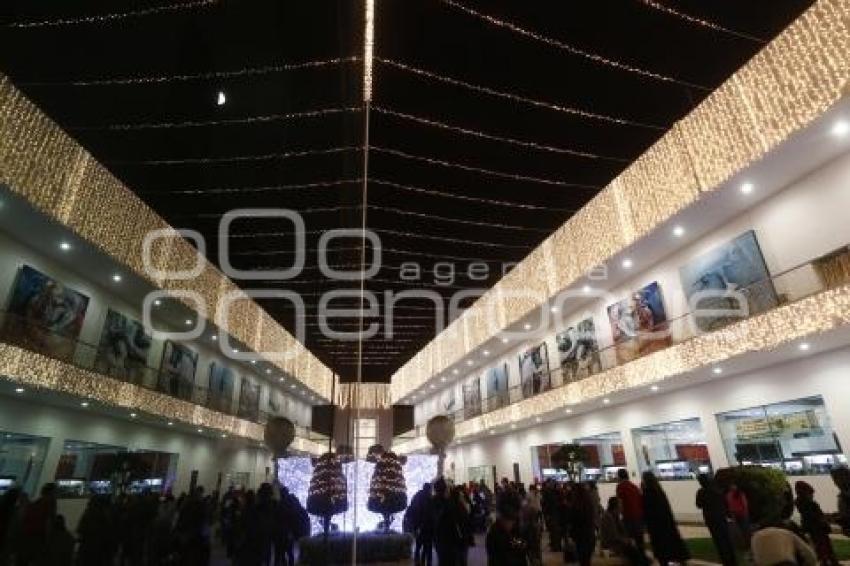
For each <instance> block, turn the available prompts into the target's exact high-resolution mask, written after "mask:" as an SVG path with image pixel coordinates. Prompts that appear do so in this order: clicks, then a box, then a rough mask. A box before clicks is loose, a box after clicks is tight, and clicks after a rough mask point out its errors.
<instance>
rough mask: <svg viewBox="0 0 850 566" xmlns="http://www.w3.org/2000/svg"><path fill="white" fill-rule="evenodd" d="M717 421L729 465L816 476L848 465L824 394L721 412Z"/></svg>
mask: <svg viewBox="0 0 850 566" xmlns="http://www.w3.org/2000/svg"><path fill="white" fill-rule="evenodd" d="M717 421H718V425H719V426H720V433H721V436H722V437H723V446H724V448H725V449H726V455H727V456H728V458H729V462H730V463H732V462H734V463H737V464H742V465H747V464H758V465H762V466H770V467H773V468H777V469H781V470H784V471H785V472H786V473H788V474H796V475H810V474H811V475H814V474H826V473H829V471H830V470H831V469H832V468H834V467H836V466H839V465H843V464H846V462H847V460H846V458H845V457H844V454H842V450H841V445H840V444H839V442H838V437H837V436H836V435H835V432H834V431H833V429H832V425H831V424H830V420H829V415H827V413H826V406H825V405H824V402H823V398H822V397H820V396H817V397H807V398H805V399H797V400H795V401H788V402H785V403H776V404H773V405H763V406H760V407H752V408H749V409H743V410H740V411H731V412H728V413H721V414H719V415H717Z"/></svg>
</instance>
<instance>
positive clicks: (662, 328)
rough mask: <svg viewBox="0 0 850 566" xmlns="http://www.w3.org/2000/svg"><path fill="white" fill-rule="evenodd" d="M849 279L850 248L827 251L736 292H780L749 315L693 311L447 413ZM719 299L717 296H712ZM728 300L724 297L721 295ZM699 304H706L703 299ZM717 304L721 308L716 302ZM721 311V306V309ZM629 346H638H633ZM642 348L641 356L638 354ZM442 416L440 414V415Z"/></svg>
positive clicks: (655, 347) (517, 395)
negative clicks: (576, 362) (582, 362)
mask: <svg viewBox="0 0 850 566" xmlns="http://www.w3.org/2000/svg"><path fill="white" fill-rule="evenodd" d="M847 283H850V247H847V246H845V247H842V248H839V249H838V250H835V251H834V252H831V253H829V254H827V255H824V256H821V257H818V258H816V259H813V260H811V261H808V262H806V263H803V264H801V265H797V266H795V267H793V268H791V269H787V270H785V271H782V272H780V273H777V274H775V275H772V276H771V277H768V278H764V279H762V280H759V281H756V282H754V283H752V284H750V285H748V286H746V287H742V288H739V289H737V290H736V291H737V292H738V293H740V294H742V295H743V296H752V294H753V293H756V292H763V291H764V289H765V288H771V287H772V290H773V291H774V292H775V297H776V302H775V304H774V305H773V306H772V307H770V308H767V309H764V310H760V311H758V312H753V313H751V314H750V316H741V315H740V313H738V315H736V316H725V315H718V314H716V313H712V316H710V317H707V316H706V314H705V310H703V311H701V312H700V313H698V316H695V315H694V314H693V313H691V312H689V313H686V314H684V315H682V316H679V317H677V318H674V319H670V320H668V321H667V322H666V323H664V324H662V325H658V326H656V328H655V329H654V330H653V331H652V332H651V333H650V334H648V335H638V337H636V338H633V339H632V341H628V342H622V343H620V344H616V345H610V346H606V347H604V348H600V349H598V350H596V351H595V353H594V354H593V355H592V356H590V363H587V364H585V365H583V366H582V367H578V365H570V364H565V365H561V366H560V367H558V368H555V369H552V370H549V371H547V372H545V373H543V374H542V375H541V376H540V382H541V384H543V385H544V386H541V387H540V388H539V389H537V390H535V389H534V388H533V385H532V387H530V386H529V384H528V383H527V384H526V385H525V387H523V386H522V385H515V386H512V387H509V388H507V389H506V390H503V391H500V392H498V393H497V394H495V395H490V396H488V397H484V398H482V399H481V406H480V409H479V408H477V407H474V406H473V407H463V408H461V409H458V410H457V411H453V412H449V413H443V414H446V415H447V416H449V417H450V418H452V419H453V420H454V422H455V423H459V422H462V421H464V420H468V419H472V418H475V417H478V416H480V415H482V414H486V413H489V412H492V411H495V410H498V409H501V408H503V407H507V406H509V405H512V404H514V403H518V402H519V401H522V400H524V399H529V398H532V397H535V396H536V395H539V394H541V393H545V392H547V391H550V390H552V389H557V388H559V387H564V386H565V385H568V384H570V383H574V382H577V381H581V380H583V379H587V378H589V377H592V376H594V375H597V374H599V373H602V372H604V371H607V370H609V369H612V368H614V367H617V366H620V365H623V364H625V363H628V362H630V361H633V360H634V359H638V358H640V357H643V356H645V355H649V354H651V353H653V352H657V351H659V350H663V349H666V348H669V347H670V346H673V345H676V344H681V343H683V342H686V341H688V340H691V339H693V338H695V337H697V336H701V335H705V334H709V333H711V332H714V331H717V330H721V329H722V328H723V327H724V326H727V325H729V324H732V323H734V322H738V321H740V320H745V319H747V318H750V317H752V316H755V315H757V314H762V313H764V312H768V311H770V310H772V309H775V308H778V307H781V306H785V305H788V304H790V303H794V302H796V301H800V300H802V299H805V298H806V297H810V296H812V295H815V294H817V293H821V292H823V291H827V290H830V289H834V288H837V287H840V286H842V285H845V284H847ZM713 300H715V301H717V300H718V299H717V298H715V299H713ZM719 300H724V299H719ZM699 306H700V308H702V309H705V305H703V304H702V303H700V305H699ZM712 308H715V309H718V307H717V305H712ZM728 308H729V309H730V310H729V313H730V314H731V313H734V312H735V311H734V307H728ZM718 310H720V309H718ZM641 340H644V344H646V343H647V341H648V340H649V341H651V346H650V347H648V348H646V349H645V351H644V352H643V353H640V351H641V349H642V347H641V346H640V341H641ZM629 346H633V347H632V348H630V347H629ZM635 352H637V355H634V353H635ZM438 414H439V413H438ZM424 434H425V425H424V424H419V425H417V426H416V427H415V428H414V429H413V430H412V431H408V432H406V433H404V434H402V435H399V436H397V437H395V440H396V442H401V441H404V440H410V439H413V438H416V437H419V436H422V435H424Z"/></svg>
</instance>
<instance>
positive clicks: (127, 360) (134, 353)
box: [94, 309, 153, 385]
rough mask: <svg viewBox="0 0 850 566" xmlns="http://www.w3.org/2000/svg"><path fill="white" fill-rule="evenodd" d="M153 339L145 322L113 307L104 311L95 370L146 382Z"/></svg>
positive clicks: (139, 382) (137, 382)
mask: <svg viewBox="0 0 850 566" xmlns="http://www.w3.org/2000/svg"><path fill="white" fill-rule="evenodd" d="M152 344H153V339H152V338H151V336H150V335H149V334H148V333H147V331H146V330H145V327H144V325H143V324H142V323H141V322H139V321H138V320H135V319H133V318H130V317H128V316H125V315H123V314H121V313H119V312H116V311H114V310H112V309H108V310H107V312H106V320H105V321H104V323H103V331H102V332H101V335H100V342H99V344H98V348H97V355H96V357H95V364H94V365H95V370H97V371H98V372H100V373H105V374H106V375H108V376H110V377H115V378H118V379H121V380H124V381H130V382H132V383H136V384H142V385H148V383H146V381H147V380H146V379H145V377H146V375H147V374H148V373H151V372H149V371H148V356H149V355H150V349H151V345H152Z"/></svg>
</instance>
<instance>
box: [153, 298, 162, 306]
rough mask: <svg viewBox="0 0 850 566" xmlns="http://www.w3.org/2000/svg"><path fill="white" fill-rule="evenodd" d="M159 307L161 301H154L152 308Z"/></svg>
mask: <svg viewBox="0 0 850 566" xmlns="http://www.w3.org/2000/svg"><path fill="white" fill-rule="evenodd" d="M160 305H162V301H160V300H159V299H156V300H154V302H153V306H155V307H158V306H160Z"/></svg>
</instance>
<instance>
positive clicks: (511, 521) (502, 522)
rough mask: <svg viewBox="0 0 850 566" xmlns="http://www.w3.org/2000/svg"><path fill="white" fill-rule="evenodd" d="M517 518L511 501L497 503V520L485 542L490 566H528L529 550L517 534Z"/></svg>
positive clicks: (516, 512)
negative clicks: (527, 556) (527, 554)
mask: <svg viewBox="0 0 850 566" xmlns="http://www.w3.org/2000/svg"><path fill="white" fill-rule="evenodd" d="M517 517H518V510H517V509H516V508H514V506H513V505H511V502H510V500H501V501H499V502H497V503H496V520H495V521H494V522H493V524H492V525H490V529H489V530H488V531H487V537H486V539H485V542H484V545H485V547H486V550H487V565H488V566H526V564H527V562H526V552H527V548H526V544H525V542H524V541H523V540H522V539H521V538H520V537H519V536H518V533H517V528H516V527H517ZM440 566H442V562H441V563H440Z"/></svg>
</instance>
